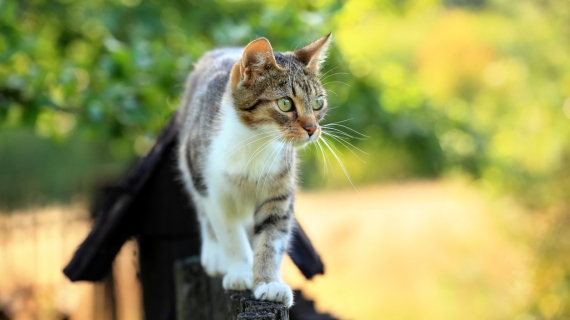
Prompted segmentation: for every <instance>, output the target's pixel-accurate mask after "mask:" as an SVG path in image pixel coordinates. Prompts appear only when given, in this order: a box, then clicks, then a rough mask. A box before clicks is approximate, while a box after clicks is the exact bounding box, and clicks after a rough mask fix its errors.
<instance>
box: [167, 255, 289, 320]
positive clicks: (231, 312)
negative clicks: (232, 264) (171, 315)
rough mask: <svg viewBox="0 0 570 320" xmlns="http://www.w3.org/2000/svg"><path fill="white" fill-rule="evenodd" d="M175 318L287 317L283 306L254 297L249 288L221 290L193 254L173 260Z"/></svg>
mask: <svg viewBox="0 0 570 320" xmlns="http://www.w3.org/2000/svg"><path fill="white" fill-rule="evenodd" d="M174 279H175V287H176V310H177V313H176V314H177V317H176V319H177V320H192V319H200V320H236V319H240V320H289V310H288V308H287V307H286V306H284V305H282V304H279V303H274V302H269V301H258V300H255V299H254V298H253V294H252V292H251V291H225V290H224V289H223V288H222V281H221V278H210V277H208V276H207V275H206V273H205V272H204V270H203V269H202V266H201V265H200V258H199V257H198V256H193V257H190V258H187V259H183V260H178V261H176V262H175V264H174Z"/></svg>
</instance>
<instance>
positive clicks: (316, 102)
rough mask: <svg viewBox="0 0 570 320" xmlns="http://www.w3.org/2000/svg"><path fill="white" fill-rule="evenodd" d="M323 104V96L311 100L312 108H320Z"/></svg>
mask: <svg viewBox="0 0 570 320" xmlns="http://www.w3.org/2000/svg"><path fill="white" fill-rule="evenodd" d="M324 104H325V100H324V99H323V97H317V98H316V99H315V100H313V110H320V109H321V108H322V107H323V105H324Z"/></svg>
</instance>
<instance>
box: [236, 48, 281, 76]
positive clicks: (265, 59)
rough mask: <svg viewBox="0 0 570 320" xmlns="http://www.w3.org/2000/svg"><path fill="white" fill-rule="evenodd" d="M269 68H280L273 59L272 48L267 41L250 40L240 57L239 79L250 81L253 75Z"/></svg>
mask: <svg viewBox="0 0 570 320" xmlns="http://www.w3.org/2000/svg"><path fill="white" fill-rule="evenodd" d="M271 68H277V69H281V67H279V65H278V64H277V61H275V56H274V55H273V48H271V44H270V43H269V41H268V40H267V39H265V38H259V39H257V40H253V41H252V42H250V43H249V44H248V45H247V46H246V47H245V49H244V50H243V54H242V57H241V61H240V80H241V81H245V82H246V83H247V82H250V81H251V79H253V78H254V77H255V76H257V75H259V74H262V73H263V72H264V71H267V70H269V69H271Z"/></svg>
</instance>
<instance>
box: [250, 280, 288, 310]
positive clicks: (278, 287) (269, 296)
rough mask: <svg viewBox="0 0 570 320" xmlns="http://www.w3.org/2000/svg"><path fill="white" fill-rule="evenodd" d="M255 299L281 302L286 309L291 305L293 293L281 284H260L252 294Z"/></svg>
mask: <svg viewBox="0 0 570 320" xmlns="http://www.w3.org/2000/svg"><path fill="white" fill-rule="evenodd" d="M253 294H254V296H255V299H257V300H261V301H274V302H281V303H282V304H284V305H285V306H287V307H288V308H289V307H291V306H292V305H293V291H291V288H289V286H288V285H286V284H284V283H283V282H270V283H265V282H263V283H261V284H260V285H258V286H257V288H255V291H254V292H253Z"/></svg>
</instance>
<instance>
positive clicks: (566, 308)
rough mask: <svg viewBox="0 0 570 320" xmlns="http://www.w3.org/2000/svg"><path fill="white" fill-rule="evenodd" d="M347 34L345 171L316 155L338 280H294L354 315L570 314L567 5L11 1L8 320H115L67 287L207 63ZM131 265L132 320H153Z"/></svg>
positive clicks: (323, 231) (1, 129)
mask: <svg viewBox="0 0 570 320" xmlns="http://www.w3.org/2000/svg"><path fill="white" fill-rule="evenodd" d="M329 32H332V33H333V39H334V42H333V46H332V48H331V52H330V56H329V59H328V61H327V63H326V64H325V66H324V70H323V73H326V74H325V75H324V76H323V83H325V87H326V89H327V90H328V99H329V104H330V106H332V107H334V109H331V110H330V112H329V115H327V118H326V119H325V121H324V123H333V122H338V121H344V122H340V123H339V124H341V125H343V126H346V127H341V126H337V127H336V128H337V129H339V130H342V131H344V132H345V133H344V134H343V133H340V132H337V134H338V135H340V137H343V139H344V140H342V139H341V140H340V141H334V139H333V138H332V137H327V136H325V137H327V138H328V139H330V140H329V142H330V143H333V144H334V146H335V147H333V149H332V150H333V151H334V152H335V153H336V154H337V156H338V158H339V159H340V160H341V161H342V163H343V165H344V168H345V169H346V172H347V174H348V176H347V174H345V171H344V170H343V168H342V166H341V165H339V163H338V161H337V159H336V157H335V156H334V155H333V153H332V152H331V151H327V150H320V149H318V148H314V147H313V148H308V149H306V150H304V151H303V152H301V157H302V169H301V179H300V180H301V186H300V188H301V189H302V191H301V193H300V196H299V199H298V205H297V216H298V220H299V221H300V223H301V224H302V225H303V226H304V228H305V229H306V231H307V233H308V235H309V236H310V237H311V239H312V240H313V242H314V244H315V246H316V247H317V250H318V251H319V252H320V253H321V255H322V258H323V260H324V262H325V265H326V274H325V275H324V276H319V277H317V278H316V279H315V280H313V281H306V280H303V278H302V277H301V276H300V273H299V272H298V271H297V270H296V269H295V267H294V266H293V265H292V263H291V262H290V261H289V260H286V261H285V265H284V275H285V278H286V279H287V281H288V282H289V283H290V284H292V285H294V286H295V287H298V288H303V290H304V292H305V294H306V296H307V297H308V298H311V299H314V300H315V301H316V306H317V308H318V310H320V311H322V312H329V313H331V314H333V315H336V316H338V317H340V318H341V319H516V320H532V319H567V318H570V254H569V253H570V236H569V234H570V207H569V204H570V203H569V201H570V200H569V199H570V166H569V164H570V141H569V140H570V56H569V52H570V40H569V39H570V2H569V1H567V0H519V1H505V0H444V1H441V0H440V1H437V0H392V1H389V0H384V1H383V0H375V1H372V0H351V1H334V0H312V1H290V2H287V1H282V0H276V1H249V0H242V1H239V0H233V1H222V0H216V1H206V0H186V1H182V0H160V1H159V0H150V1H146V0H145V1H141V0H112V1H110V0H90V1H87V0H60V1H45V0H31V1H16V0H0V313H1V314H4V315H5V316H7V317H8V318H9V319H63V318H65V317H66V316H67V317H70V318H71V319H109V315H108V314H102V313H101V311H100V310H103V309H104V308H103V307H102V306H104V305H105V304H109V298H108V296H109V292H108V290H107V291H106V289H105V287H104V286H103V284H96V285H93V284H87V283H80V284H71V283H69V282H68V281H67V280H66V279H65V278H64V277H63V275H62V274H61V269H62V268H63V266H64V265H65V264H66V262H67V261H68V260H69V258H70V257H71V254H72V253H73V251H74V250H75V248H76V247H77V245H78V244H79V243H80V242H81V240H82V239H83V238H84V237H85V236H86V234H87V233H88V231H89V229H90V225H91V222H90V220H89V214H88V209H89V206H90V203H91V199H92V195H93V192H94V190H95V189H96V188H97V187H100V186H101V185H103V184H105V183H108V182H109V181H114V180H115V179H118V178H120V177H121V176H122V175H124V174H125V172H126V170H127V169H128V168H129V166H130V165H131V164H132V163H133V162H134V160H135V159H136V158H137V157H141V156H144V155H145V154H146V152H147V151H148V150H149V149H150V148H151V147H152V145H153V143H154V142H155V139H156V138H157V136H158V134H159V132H160V130H161V128H162V126H164V125H165V124H166V122H167V120H168V119H169V117H170V116H171V115H172V113H173V112H174V111H175V110H176V108H177V105H178V101H179V99H180V95H181V94H182V92H183V89H184V87H183V85H184V80H185V77H186V76H187V74H188V72H189V71H190V70H192V66H193V63H194V62H196V60H197V59H198V58H199V57H200V56H201V55H202V54H203V53H204V52H205V51H207V50H209V49H212V48H215V47H219V46H244V45H245V44H247V43H248V42H249V41H250V40H253V39H255V38H256V37H258V36H265V37H267V38H268V39H269V40H270V41H271V43H272V45H273V47H274V49H275V50H278V51H288V50H293V49H295V48H298V47H300V46H302V45H304V44H308V43H310V42H311V41H313V40H315V39H317V38H319V37H321V36H323V35H326V34H328V33H329ZM353 130H354V131H356V132H358V133H360V134H362V135H365V136H366V138H365V139H362V140H361V139H355V138H362V136H360V135H359V134H358V133H356V132H354V131H353ZM348 135H350V136H353V137H354V138H352V137H349V136H348ZM323 151H324V153H325V154H326V157H325V158H323ZM353 185H354V186H353ZM133 252H135V253H136V244H135V243H133V242H130V243H128V245H127V246H125V247H124V248H123V250H122V252H121V255H120V256H119V257H118V258H117V260H116V262H115V267H114V270H113V275H114V279H115V286H114V288H115V289H113V290H114V295H112V296H114V297H115V300H116V301H115V302H114V303H111V304H112V305H114V308H115V311H114V313H115V314H116V317H117V318H118V319H140V318H141V317H142V315H141V310H140V303H141V302H140V301H141V300H140V288H139V285H138V283H137V280H136V276H135V274H136V261H135V260H136V255H135V254H133ZM0 318H2V316H0ZM2 319H3V318H2Z"/></svg>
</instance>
